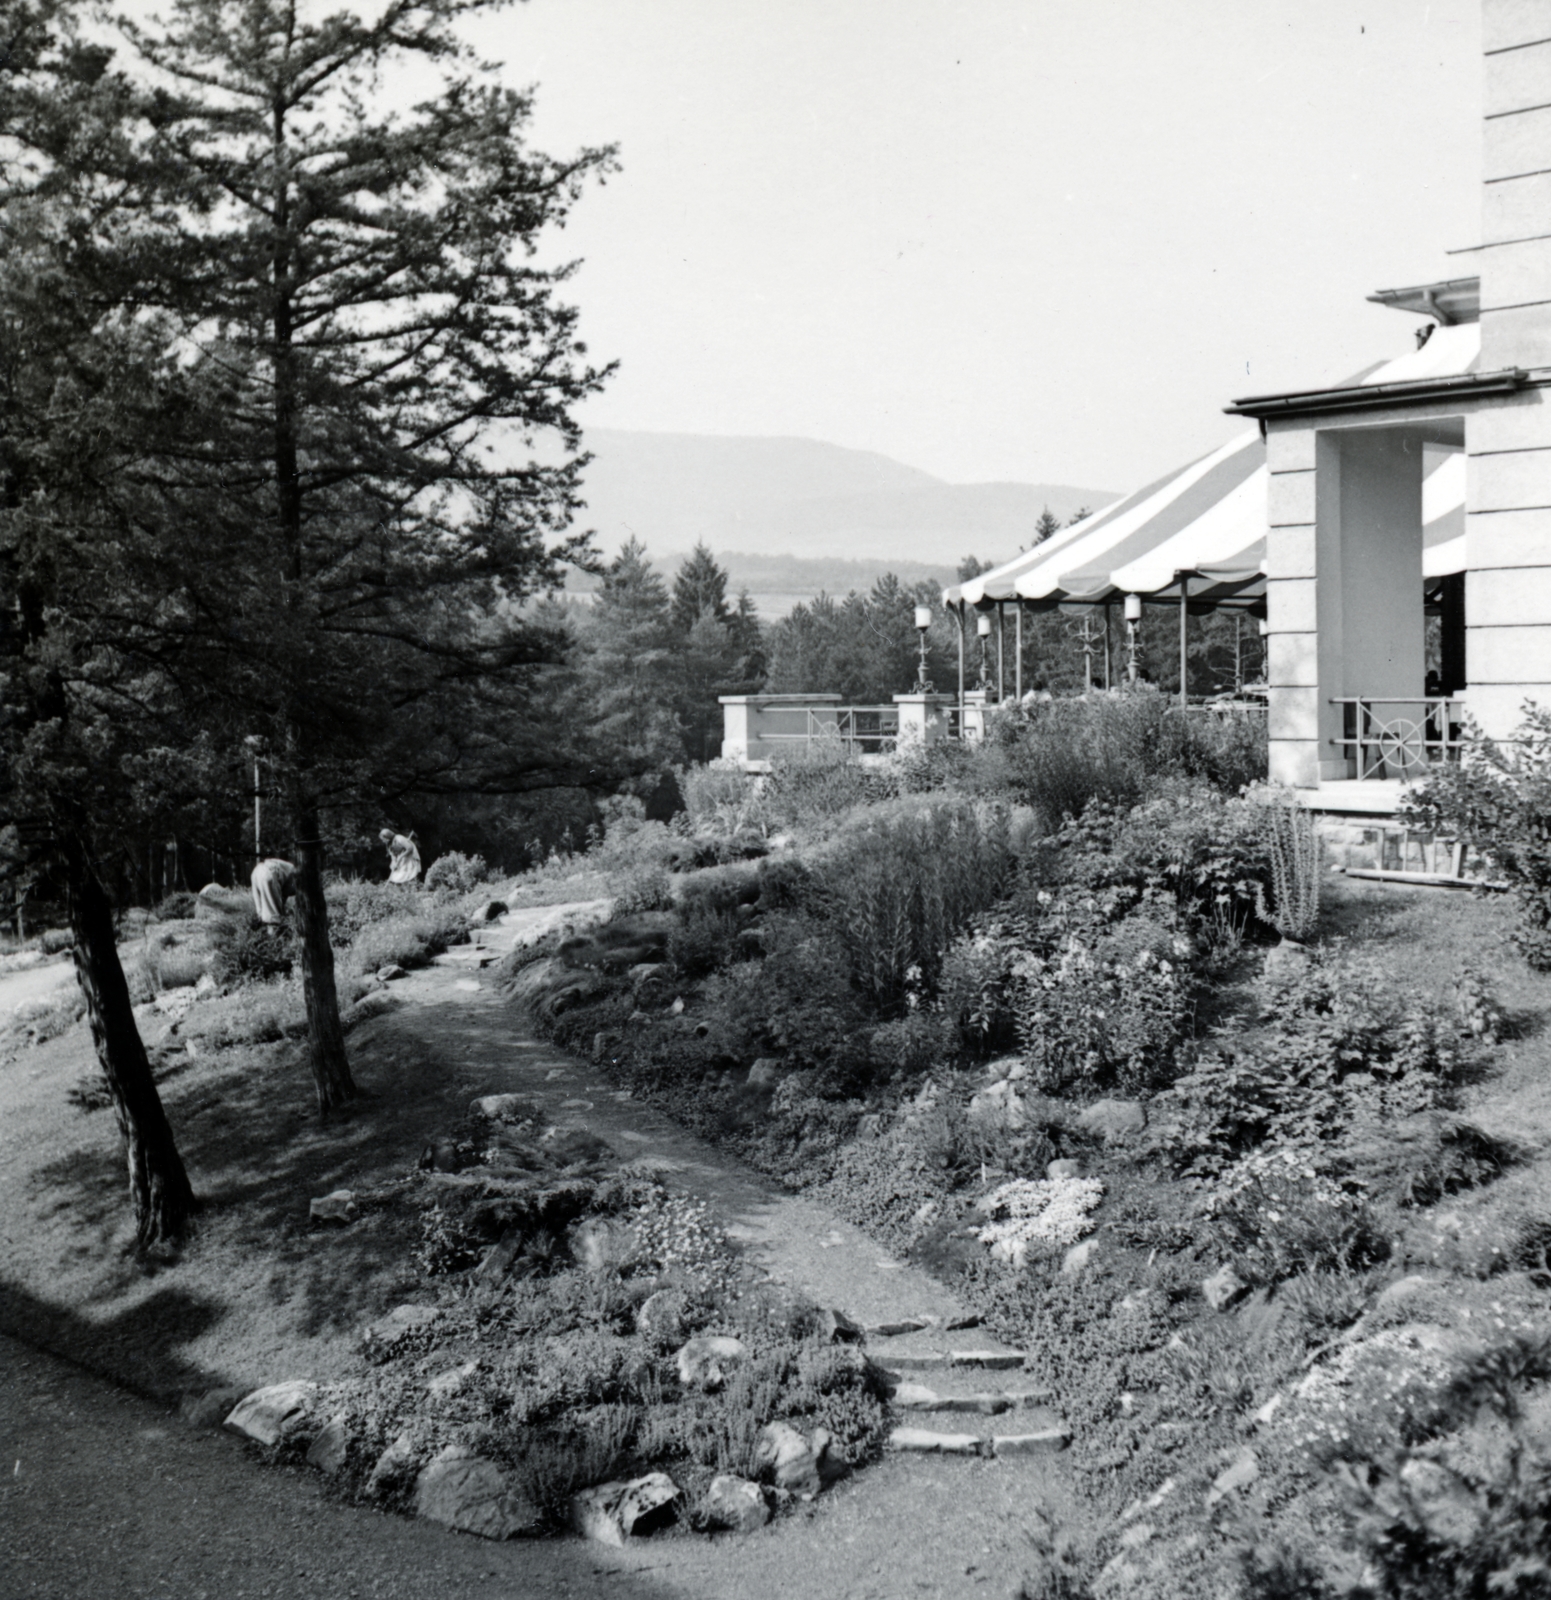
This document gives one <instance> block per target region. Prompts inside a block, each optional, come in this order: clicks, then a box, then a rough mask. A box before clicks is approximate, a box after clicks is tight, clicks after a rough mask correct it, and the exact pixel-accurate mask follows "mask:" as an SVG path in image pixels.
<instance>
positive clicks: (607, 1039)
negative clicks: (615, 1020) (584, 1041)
mask: <svg viewBox="0 0 1551 1600" xmlns="http://www.w3.org/2000/svg"><path fill="white" fill-rule="evenodd" d="M623 1037H624V1036H623V1035H622V1034H619V1033H616V1032H614V1031H613V1030H612V1029H605V1030H603V1031H601V1032H598V1033H595V1034H593V1036H592V1059H593V1060H594V1061H602V1060H603V1058H604V1057H605V1056H606V1055H608V1053H609V1051H611V1050H612V1049H613V1048H614V1047H615V1045H617V1044H618V1043H619V1042H620V1040H621V1039H622V1038H623Z"/></svg>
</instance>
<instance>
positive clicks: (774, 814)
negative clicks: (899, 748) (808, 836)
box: [763, 738, 893, 828]
mask: <svg viewBox="0 0 1551 1600" xmlns="http://www.w3.org/2000/svg"><path fill="white" fill-rule="evenodd" d="M892 790H893V784H892V782H891V780H890V779H889V778H888V777H887V776H886V775H885V774H882V773H875V772H869V771H868V770H867V769H866V768H865V767H863V765H862V763H861V759H860V757H858V756H855V755H853V754H852V753H851V752H850V750H849V749H848V748H847V747H846V745H845V744H844V742H843V741H841V740H840V739H838V738H835V739H815V740H813V741H811V742H809V743H805V744H800V745H797V746H796V747H795V748H794V749H793V750H791V751H790V752H787V751H784V750H783V751H779V752H777V754H776V755H775V756H774V757H773V758H772V760H771V763H770V775H769V777H768V778H766V780H765V787H764V791H763V801H764V805H765V808H766V811H767V815H768V816H769V818H770V821H771V822H772V823H778V824H780V825H782V826H785V827H799V828H801V827H813V826H815V825H817V826H820V827H822V826H823V825H824V824H826V823H829V822H832V821H833V820H834V819H835V818H837V817H840V816H843V815H844V814H845V813H846V812H848V811H850V810H852V809H853V808H854V807H856V806H858V805H863V804H865V803H866V802H868V801H870V800H881V799H885V798H887V796H888V795H889V794H890V793H891V792H892Z"/></svg>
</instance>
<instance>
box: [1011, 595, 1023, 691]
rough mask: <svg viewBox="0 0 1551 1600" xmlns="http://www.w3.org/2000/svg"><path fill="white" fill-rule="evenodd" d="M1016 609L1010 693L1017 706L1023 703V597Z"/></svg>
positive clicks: (1019, 599) (1020, 598)
mask: <svg viewBox="0 0 1551 1600" xmlns="http://www.w3.org/2000/svg"><path fill="white" fill-rule="evenodd" d="M1015 604H1016V605H1017V607H1018V609H1017V610H1016V611H1015V612H1014V613H1013V639H1014V642H1013V661H1012V685H1013V687H1012V692H1013V693H1014V694H1015V695H1016V696H1017V697H1018V701H1019V704H1022V702H1023V597H1022V596H1021V595H1020V596H1019V597H1018V599H1017V601H1016V602H1015Z"/></svg>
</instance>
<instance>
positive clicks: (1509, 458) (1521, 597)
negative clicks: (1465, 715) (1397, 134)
mask: <svg viewBox="0 0 1551 1600" xmlns="http://www.w3.org/2000/svg"><path fill="white" fill-rule="evenodd" d="M1481 21H1482V43H1483V48H1484V50H1485V61H1484V73H1483V91H1484V99H1485V116H1486V121H1485V126H1484V130H1483V131H1484V160H1485V170H1484V172H1483V178H1484V180H1485V181H1484V184H1483V189H1482V207H1481V224H1482V228H1481V242H1482V249H1481V252H1480V254H1479V256H1478V258H1477V259H1478V260H1479V262H1480V264H1481V370H1482V371H1486V372H1490V371H1496V370H1500V369H1501V368H1504V367H1523V368H1526V369H1528V370H1529V371H1531V373H1532V374H1533V375H1534V376H1535V377H1537V378H1541V379H1545V378H1548V377H1551V373H1548V372H1547V371H1545V370H1544V369H1547V368H1551V0H1483V5H1482V10H1481ZM1536 368H1540V369H1542V370H1541V371H1540V372H1538V373H1537V372H1535V370H1534V369H1536ZM1546 395H1547V391H1546V390H1545V389H1543V388H1539V387H1533V386H1531V387H1526V388H1525V389H1523V390H1521V391H1520V392H1519V393H1517V394H1514V395H1511V396H1508V397H1505V398H1503V399H1502V400H1500V401H1497V402H1496V403H1494V404H1490V405H1487V406H1484V407H1483V408H1482V409H1481V410H1480V411H1478V412H1476V413H1474V414H1473V415H1471V416H1470V418H1469V420H1468V423H1467V429H1466V449H1467V451H1468V452H1469V462H1468V474H1469V476H1468V487H1467V491H1466V500H1465V506H1466V512H1467V523H1466V526H1467V531H1468V535H1469V541H1468V549H1469V562H1470V567H1469V577H1468V580H1467V585H1466V607H1467V615H1466V644H1465V660H1466V668H1467V671H1468V674H1469V688H1468V690H1467V692H1466V695H1465V700H1466V703H1467V705H1468V707H1469V709H1470V713H1471V715H1472V716H1473V717H1474V718H1475V720H1476V721H1477V722H1478V723H1479V724H1480V726H1481V727H1482V728H1483V729H1484V731H1485V732H1487V733H1488V734H1490V735H1493V736H1495V737H1498V738H1501V737H1504V736H1506V735H1508V734H1510V733H1512V732H1513V730H1514V728H1516V727H1517V726H1518V724H1519V722H1520V721H1521V708H1522V705H1523V702H1524V701H1525V700H1537V701H1539V702H1540V703H1541V704H1551V407H1548V405H1547V403H1546Z"/></svg>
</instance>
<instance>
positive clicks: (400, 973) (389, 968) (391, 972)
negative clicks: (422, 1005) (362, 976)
mask: <svg viewBox="0 0 1551 1600" xmlns="http://www.w3.org/2000/svg"><path fill="white" fill-rule="evenodd" d="M408 976H409V974H408V973H407V972H405V970H404V969H403V968H402V967H401V966H400V965H399V964H398V962H396V961H390V962H389V963H388V964H387V965H386V966H384V967H378V969H377V981H378V982H379V983H396V982H397V981H398V980H399V979H400V978H407V977H408Z"/></svg>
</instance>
